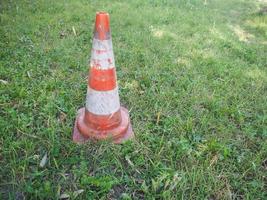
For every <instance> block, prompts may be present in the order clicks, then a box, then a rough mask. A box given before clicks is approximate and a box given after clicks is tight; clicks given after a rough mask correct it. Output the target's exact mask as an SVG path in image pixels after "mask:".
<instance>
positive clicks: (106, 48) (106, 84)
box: [73, 12, 134, 143]
mask: <svg viewBox="0 0 267 200" xmlns="http://www.w3.org/2000/svg"><path fill="white" fill-rule="evenodd" d="M132 137H134V133H133V131H132V126H131V123H130V118H129V113H128V110H127V109H126V108H124V107H121V106H120V99H119V93H118V85H117V77H116V69H115V61H114V55H113V49H112V40H111V34H110V27H109V14H108V13H106V12H97V13H96V19H95V31H94V39H93V47H92V51H91V61H90V70H89V78H88V87H87V96H86V106H85V108H81V109H79V110H78V114H77V118H76V120H75V124H74V128H73V141H74V142H76V143H84V142H85V141H86V140H88V139H90V140H105V139H111V140H113V142H115V143H121V142H123V141H125V140H127V139H130V138H132Z"/></svg>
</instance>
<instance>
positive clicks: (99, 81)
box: [88, 67, 116, 91]
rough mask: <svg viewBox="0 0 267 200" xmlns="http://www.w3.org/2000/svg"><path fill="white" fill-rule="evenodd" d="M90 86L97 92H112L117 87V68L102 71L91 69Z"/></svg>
mask: <svg viewBox="0 0 267 200" xmlns="http://www.w3.org/2000/svg"><path fill="white" fill-rule="evenodd" d="M88 84H89V86H90V87H91V88H93V89H95V90H102V91H103V90H104V91H105V90H112V89H114V88H115V87H116V71H115V68H111V69H106V70H100V69H99V68H96V67H91V69H90V75H89V80H88Z"/></svg>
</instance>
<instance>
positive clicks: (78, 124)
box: [72, 107, 134, 144]
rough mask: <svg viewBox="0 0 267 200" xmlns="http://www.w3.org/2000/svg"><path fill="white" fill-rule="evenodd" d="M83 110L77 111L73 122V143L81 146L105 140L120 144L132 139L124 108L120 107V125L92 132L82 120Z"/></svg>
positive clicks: (131, 131) (127, 115) (132, 135)
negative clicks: (89, 142) (87, 142)
mask: <svg viewBox="0 0 267 200" xmlns="http://www.w3.org/2000/svg"><path fill="white" fill-rule="evenodd" d="M84 113H85V108H81V109H79V110H78V114H77V118H76V120H75V124H74V128H73V132H72V139H73V141H74V142H75V143H78V144H83V143H85V142H86V141H88V140H91V141H97V140H106V139H111V140H112V141H113V142H114V143H115V144H120V143H123V142H125V141H126V140H130V139H132V138H134V133H133V130H132V126H131V123H130V119H129V114H128V110H127V109H126V108H124V107H121V115H122V122H121V124H120V125H119V126H118V127H116V128H114V129H111V130H104V131H100V130H94V129H92V128H90V127H88V126H87V125H86V124H85V123H84V121H83V119H84Z"/></svg>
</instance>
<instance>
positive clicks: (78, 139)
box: [72, 107, 134, 144]
mask: <svg viewBox="0 0 267 200" xmlns="http://www.w3.org/2000/svg"><path fill="white" fill-rule="evenodd" d="M121 111H122V112H127V115H128V111H127V109H126V108H124V107H121ZM84 112H85V108H81V109H79V110H78V114H77V117H76V120H75V124H74V127H73V132H72V140H73V142H75V143H78V144H84V143H85V142H86V141H88V140H91V141H97V139H96V138H93V137H87V136H84V135H83V134H81V132H80V131H79V129H78V127H77V120H78V118H79V116H80V115H83V114H84ZM133 138H134V133H133V129H132V125H131V123H130V121H129V125H128V128H127V130H126V132H125V133H124V134H121V136H120V137H119V138H116V139H112V138H111V139H112V141H113V142H114V143H115V144H121V143H123V142H125V141H127V140H130V139H133Z"/></svg>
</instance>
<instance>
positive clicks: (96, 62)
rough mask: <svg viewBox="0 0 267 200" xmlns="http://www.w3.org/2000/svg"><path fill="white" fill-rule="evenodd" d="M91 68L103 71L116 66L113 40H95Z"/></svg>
mask: <svg viewBox="0 0 267 200" xmlns="http://www.w3.org/2000/svg"><path fill="white" fill-rule="evenodd" d="M90 66H91V67H99V68H101V69H110V68H113V67H114V66H115V61H114V54H113V49H112V41H111V39H109V40H98V39H95V38H94V39H93V48H92V52H91V61H90Z"/></svg>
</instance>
